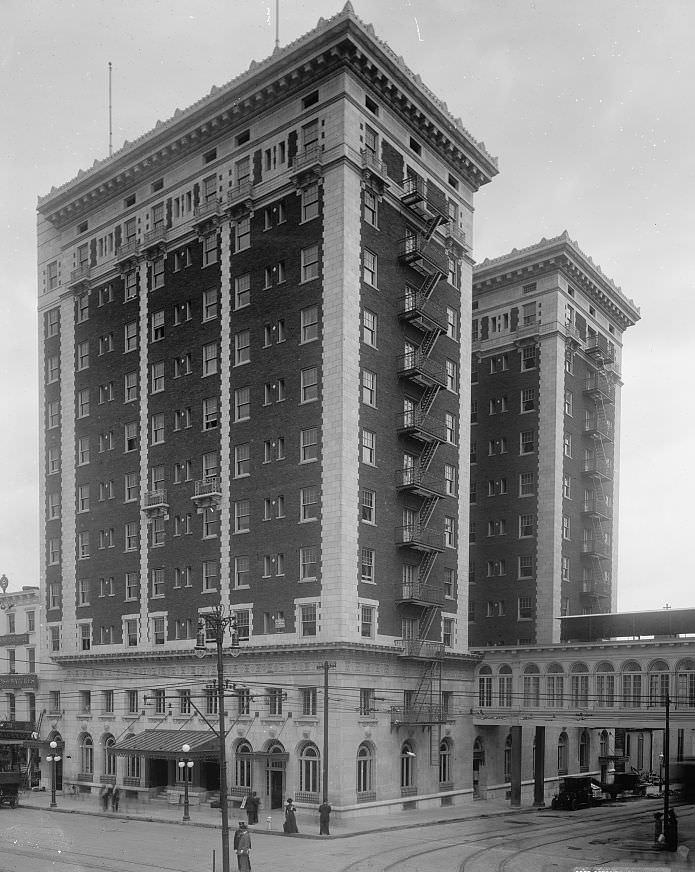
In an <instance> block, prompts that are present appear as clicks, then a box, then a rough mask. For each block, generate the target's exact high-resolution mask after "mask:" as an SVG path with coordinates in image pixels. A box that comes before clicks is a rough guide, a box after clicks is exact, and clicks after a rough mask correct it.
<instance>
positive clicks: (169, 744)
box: [108, 730, 219, 760]
mask: <svg viewBox="0 0 695 872" xmlns="http://www.w3.org/2000/svg"><path fill="white" fill-rule="evenodd" d="M183 745H190V747H191V750H190V751H188V752H187V753H186V754H184V753H183V751H182V750H181V747H182V746H183ZM108 753H109V754H115V755H116V756H117V757H131V756H138V757H148V758H152V757H156V758H157V759H160V760H161V759H165V760H182V759H183V758H184V757H185V758H186V759H187V760H217V759H218V758H219V740H218V738H217V736H216V735H215V734H214V733H210V732H206V731H203V730H143V731H142V732H141V733H135V734H134V735H130V736H126V737H125V738H124V739H123V741H122V742H118V744H116V745H112V746H111V747H110V748H108Z"/></svg>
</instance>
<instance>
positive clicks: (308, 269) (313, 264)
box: [301, 245, 319, 282]
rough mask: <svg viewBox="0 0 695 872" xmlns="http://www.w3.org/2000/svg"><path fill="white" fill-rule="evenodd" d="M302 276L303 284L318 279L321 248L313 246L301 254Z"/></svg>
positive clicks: (303, 250)
mask: <svg viewBox="0 0 695 872" xmlns="http://www.w3.org/2000/svg"><path fill="white" fill-rule="evenodd" d="M301 276H302V281H303V282H308V281H310V280H311V279H316V278H318V276H319V247H318V245H311V246H310V247H309V248H303V249H302V252H301Z"/></svg>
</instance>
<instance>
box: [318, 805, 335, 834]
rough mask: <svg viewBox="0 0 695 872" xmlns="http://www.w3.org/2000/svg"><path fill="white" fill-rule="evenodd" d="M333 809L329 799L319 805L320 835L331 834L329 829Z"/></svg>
mask: <svg viewBox="0 0 695 872" xmlns="http://www.w3.org/2000/svg"><path fill="white" fill-rule="evenodd" d="M332 811H333V809H332V808H331V806H330V804H329V802H328V800H327V799H324V801H323V802H322V803H321V805H320V806H319V835H320V836H330V833H329V831H328V823H329V821H330V819H331V812H332Z"/></svg>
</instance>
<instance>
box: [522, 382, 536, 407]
mask: <svg viewBox="0 0 695 872" xmlns="http://www.w3.org/2000/svg"><path fill="white" fill-rule="evenodd" d="M535 408H536V389H535V388H525V389H524V390H522V392H521V411H522V412H532V411H533V410H534V409H535Z"/></svg>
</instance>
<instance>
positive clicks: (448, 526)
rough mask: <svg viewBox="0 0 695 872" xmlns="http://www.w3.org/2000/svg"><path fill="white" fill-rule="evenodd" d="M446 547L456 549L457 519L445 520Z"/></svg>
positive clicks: (447, 518)
mask: <svg viewBox="0 0 695 872" xmlns="http://www.w3.org/2000/svg"><path fill="white" fill-rule="evenodd" d="M444 545H445V546H446V547H447V548H456V519H455V518H450V517H445V518H444Z"/></svg>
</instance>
